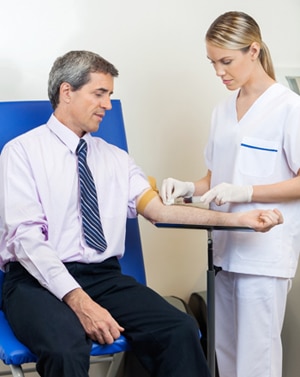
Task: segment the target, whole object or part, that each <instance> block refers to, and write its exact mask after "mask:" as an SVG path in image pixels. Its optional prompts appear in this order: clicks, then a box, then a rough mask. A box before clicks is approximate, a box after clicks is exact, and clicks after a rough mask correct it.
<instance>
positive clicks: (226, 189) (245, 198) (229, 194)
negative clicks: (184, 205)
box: [201, 183, 253, 206]
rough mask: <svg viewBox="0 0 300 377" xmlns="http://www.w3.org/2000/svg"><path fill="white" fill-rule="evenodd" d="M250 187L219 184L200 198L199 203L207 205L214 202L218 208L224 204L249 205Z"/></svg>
mask: <svg viewBox="0 0 300 377" xmlns="http://www.w3.org/2000/svg"><path fill="white" fill-rule="evenodd" d="M252 194H253V187H252V186H236V185H232V184H230V183H220V184H219V185H217V186H215V187H214V188H212V189H211V190H209V191H207V192H206V193H205V194H204V195H202V196H201V202H202V203H204V204H209V203H210V202H212V201H214V202H215V203H216V204H217V205H218V206H220V205H222V204H225V203H249V202H251V200H252Z"/></svg>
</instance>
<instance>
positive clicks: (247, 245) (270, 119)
mask: <svg viewBox="0 0 300 377" xmlns="http://www.w3.org/2000/svg"><path fill="white" fill-rule="evenodd" d="M237 94H238V93H237V92H236V93H234V94H233V95H232V96H230V97H229V98H228V99H226V100H225V101H223V102H221V104H220V105H219V106H217V107H216V108H215V110H214V112H213V116H212V126H211V132H210V137H209V141H208V144H207V147H206V150H205V158H206V164H207V167H208V169H209V170H211V172H212V177H211V187H214V186H215V185H217V184H219V183H221V182H228V183H233V184H236V185H249V184H250V185H264V184H271V183H275V182H280V181H284V180H288V179H291V178H293V177H295V175H296V174H297V172H298V170H299V168H300V96H298V95H297V94H295V93H293V92H292V91H291V90H289V89H288V88H286V87H285V86H283V85H281V84H278V83H276V84H274V85H272V86H271V87H270V88H269V89H268V90H267V91H265V92H264V93H263V95H261V96H260V97H259V98H258V99H257V100H256V102H255V103H254V104H253V105H252V106H251V108H250V109H249V110H248V112H247V113H246V114H245V115H244V116H243V118H242V119H241V120H240V121H238V120H237V113H236V97H237ZM253 208H278V209H279V210H280V211H281V212H282V213H283V216H284V223H283V224H282V225H280V226H276V227H274V228H273V229H272V230H271V231H270V232H268V233H254V232H233V231H231V232H225V231H215V232H214V234H213V236H214V263H215V264H216V265H217V266H221V267H222V268H223V270H226V271H231V272H240V273H248V274H257V275H267V276H277V277H285V278H290V277H293V276H294V275H295V271H296V268H297V261H298V256H299V249H300V200H297V201H291V202H286V203H247V204H245V203H242V204H234V203H232V204H226V205H223V206H220V207H218V206H216V205H215V204H212V209H216V210H219V211H230V212H236V211H245V210H250V209H253Z"/></svg>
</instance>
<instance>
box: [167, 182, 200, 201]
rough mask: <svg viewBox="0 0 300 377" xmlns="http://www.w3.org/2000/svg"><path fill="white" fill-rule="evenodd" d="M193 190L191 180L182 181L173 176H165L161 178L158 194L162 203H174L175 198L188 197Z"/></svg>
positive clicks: (191, 194) (193, 186)
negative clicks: (165, 177)
mask: <svg viewBox="0 0 300 377" xmlns="http://www.w3.org/2000/svg"><path fill="white" fill-rule="evenodd" d="M194 192H195V185H194V183H193V182H182V181H178V180H177V179H174V178H167V179H164V180H163V183H162V187H161V191H160V196H161V198H162V200H163V202H164V204H167V205H170V204H174V201H175V199H176V198H179V197H184V198H189V197H191V196H193V194H194Z"/></svg>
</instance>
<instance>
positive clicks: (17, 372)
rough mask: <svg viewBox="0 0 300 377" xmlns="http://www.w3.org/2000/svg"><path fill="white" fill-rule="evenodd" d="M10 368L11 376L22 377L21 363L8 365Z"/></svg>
mask: <svg viewBox="0 0 300 377" xmlns="http://www.w3.org/2000/svg"><path fill="white" fill-rule="evenodd" d="M10 370H11V373H12V375H13V377H24V373H23V370H22V367H21V365H10Z"/></svg>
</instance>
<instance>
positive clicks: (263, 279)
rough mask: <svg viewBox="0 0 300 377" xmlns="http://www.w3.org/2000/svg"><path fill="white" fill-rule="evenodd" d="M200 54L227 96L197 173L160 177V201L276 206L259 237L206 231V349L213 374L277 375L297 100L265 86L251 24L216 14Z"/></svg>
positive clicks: (297, 201) (266, 57)
mask: <svg viewBox="0 0 300 377" xmlns="http://www.w3.org/2000/svg"><path fill="white" fill-rule="evenodd" d="M206 49H207V56H208V59H209V60H210V62H211V63H212V66H213V67H214V69H215V71H216V74H217V76H218V77H220V79H221V80H222V83H223V85H225V86H226V87H227V89H228V90H230V91H233V93H232V95H231V96H229V97H228V98H226V99H225V100H224V101H222V102H221V103H220V104H219V105H218V106H217V107H216V108H215V109H214V111H213V114H212V121H211V131H210V136H209V140H208V143H207V146H206V150H205V159H206V165H207V168H208V172H207V175H206V176H205V177H203V178H202V179H200V180H198V181H197V182H182V181H178V180H176V179H173V178H168V179H166V180H164V182H163V185H162V190H161V196H162V198H163V200H164V202H165V203H166V204H168V203H170V202H172V201H173V200H174V198H176V197H186V196H193V195H195V196H196V195H197V196H198V195H202V201H203V202H204V203H207V204H208V203H210V205H211V208H212V209H218V210H219V211H223V212H237V211H242V210H243V211H244V210H249V209H254V208H258V207H259V208H260V207H262V208H269V207H270V206H271V207H276V208H279V210H281V211H282V213H283V216H284V219H285V221H284V224H283V225H281V226H278V227H276V228H273V229H272V230H271V231H270V232H269V233H267V234H258V233H242V232H214V263H215V265H216V266H218V267H221V268H222V270H221V272H219V273H218V274H217V276H216V351H217V359H218V365H219V371H220V376H221V377H280V376H281V374H282V345H281V337H280V333H281V329H282V325H283V320H284V313H285V307H286V298H287V293H288V291H289V288H290V286H291V279H292V278H293V277H294V275H295V272H296V268H297V263H298V255H299V245H300V216H299V213H300V177H299V175H300V174H299V172H300V171H299V168H300V153H299V145H300V97H299V96H298V95H297V94H295V93H293V92H292V91H291V90H289V89H288V88H286V87H285V86H283V85H281V84H279V83H277V82H276V80H275V75H274V69H273V64H272V60H271V57H270V54H269V51H268V48H267V46H266V45H265V43H264V42H263V40H262V37H261V32H260V28H259V26H258V24H257V23H256V21H255V20H254V19H253V18H252V17H250V16H249V15H247V14H245V13H242V12H227V13H225V14H223V15H221V16H219V17H218V18H217V19H216V20H215V21H214V22H213V23H212V25H211V26H210V27H209V29H208V31H207V34H206Z"/></svg>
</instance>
